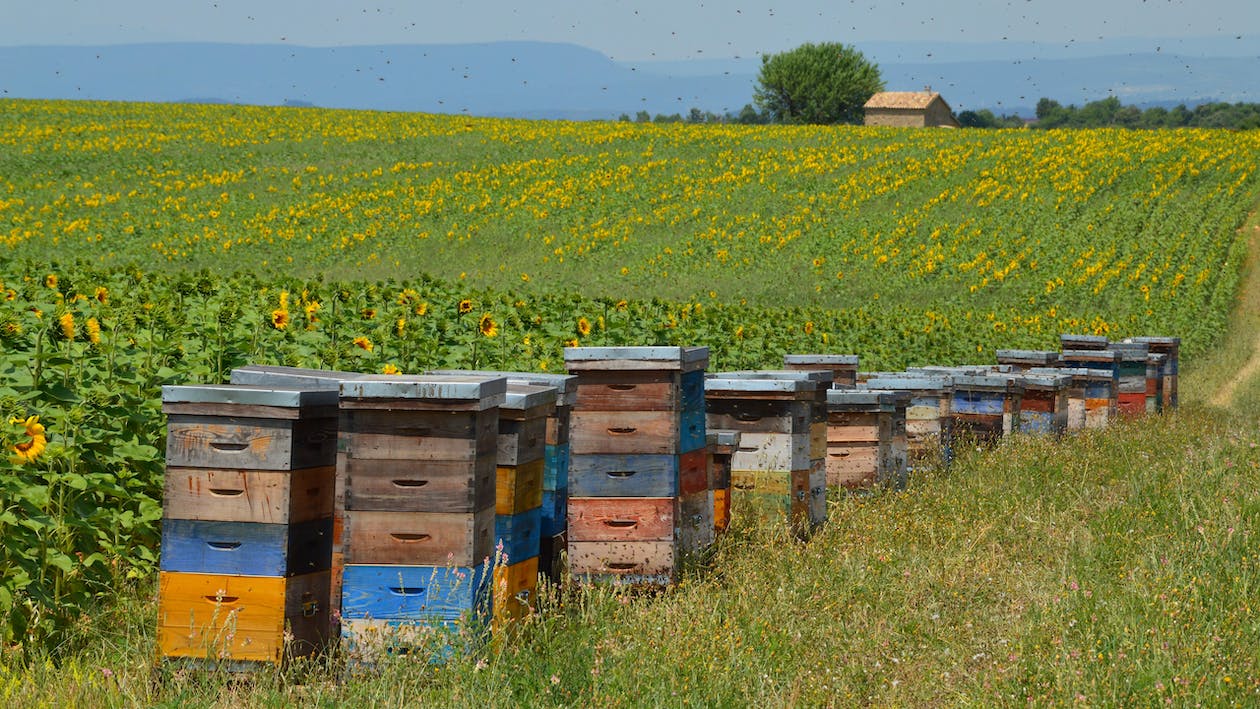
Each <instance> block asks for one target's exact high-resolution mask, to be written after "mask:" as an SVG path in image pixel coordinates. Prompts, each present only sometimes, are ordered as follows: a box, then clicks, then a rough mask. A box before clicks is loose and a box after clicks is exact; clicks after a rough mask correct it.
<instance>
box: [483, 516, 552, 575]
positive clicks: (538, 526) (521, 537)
mask: <svg viewBox="0 0 1260 709" xmlns="http://www.w3.org/2000/svg"><path fill="white" fill-rule="evenodd" d="M494 538H495V541H494V563H496V564H515V563H516V562H518V561H523V560H525V559H528V558H529V557H531V556H538V545H539V543H540V539H541V538H542V508H541V507H535V508H533V509H530V510H526V511H524V512H519V513H517V514H514V515H495V516H494Z"/></svg>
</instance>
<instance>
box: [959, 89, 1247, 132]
mask: <svg viewBox="0 0 1260 709" xmlns="http://www.w3.org/2000/svg"><path fill="white" fill-rule="evenodd" d="M958 122H959V124H961V125H962V126H963V127H964V128H1021V127H1023V126H1024V125H1025V123H1026V121H1025V120H1024V119H1023V118H1020V117H1019V116H1014V115H1010V116H995V115H994V114H993V112H992V111H989V110H988V109H984V110H980V111H963V112H962V113H960V114H958ZM1029 125H1030V127H1032V128H1043V129H1049V128H1233V129H1236V130H1248V129H1252V128H1260V103H1224V102H1217V103H1204V104H1200V105H1198V106H1195V107H1194V108H1187V107H1186V105H1185V104H1184V103H1183V104H1180V105H1178V106H1175V107H1173V108H1164V107H1162V106H1153V107H1151V108H1148V109H1145V110H1143V109H1140V108H1138V107H1137V106H1125V105H1124V104H1122V103H1120V99H1118V98H1116V97H1115V96H1111V97H1108V98H1105V99H1102V100H1100V101H1093V102H1090V103H1087V104H1085V105H1084V106H1081V107H1079V108H1077V107H1076V106H1075V105H1068V106H1064V105H1063V104H1061V103H1059V102H1058V101H1055V100H1054V99H1049V98H1043V99H1041V100H1040V101H1038V102H1037V120H1036V121H1035V122H1033V123H1031V124H1029Z"/></svg>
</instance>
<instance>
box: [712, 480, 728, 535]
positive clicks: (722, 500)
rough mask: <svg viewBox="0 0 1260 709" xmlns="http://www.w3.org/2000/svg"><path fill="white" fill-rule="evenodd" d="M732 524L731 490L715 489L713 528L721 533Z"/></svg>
mask: <svg viewBox="0 0 1260 709" xmlns="http://www.w3.org/2000/svg"><path fill="white" fill-rule="evenodd" d="M730 526H731V490H730V489H729V488H725V489H720V490H714V491H713V529H714V531H715V532H716V533H717V534H721V533H722V532H725V531H726V530H727V529H729V528H730Z"/></svg>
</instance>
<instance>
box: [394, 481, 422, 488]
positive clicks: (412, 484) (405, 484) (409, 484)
mask: <svg viewBox="0 0 1260 709" xmlns="http://www.w3.org/2000/svg"><path fill="white" fill-rule="evenodd" d="M393 483H394V487H424V486H425V485H428V484H429V481H428V480H394V481H393Z"/></svg>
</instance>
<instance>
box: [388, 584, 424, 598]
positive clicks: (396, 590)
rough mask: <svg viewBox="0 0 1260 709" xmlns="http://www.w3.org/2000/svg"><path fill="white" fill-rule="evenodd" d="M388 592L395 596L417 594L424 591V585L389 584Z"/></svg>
mask: <svg viewBox="0 0 1260 709" xmlns="http://www.w3.org/2000/svg"><path fill="white" fill-rule="evenodd" d="M389 592H390V593H392V594H394V595H395V596H419V595H421V594H423V593H424V586H390V587H389Z"/></svg>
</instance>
